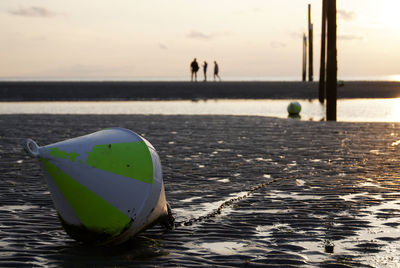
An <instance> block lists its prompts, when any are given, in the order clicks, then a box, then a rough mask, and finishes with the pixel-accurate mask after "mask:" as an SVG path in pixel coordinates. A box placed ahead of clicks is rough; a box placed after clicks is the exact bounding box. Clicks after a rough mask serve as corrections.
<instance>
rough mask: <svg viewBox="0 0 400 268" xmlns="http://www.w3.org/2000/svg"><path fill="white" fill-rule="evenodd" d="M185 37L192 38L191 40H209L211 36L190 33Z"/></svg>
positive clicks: (196, 32)
mask: <svg viewBox="0 0 400 268" xmlns="http://www.w3.org/2000/svg"><path fill="white" fill-rule="evenodd" d="M186 36H187V37H188V38H193V39H210V38H212V35H211V34H205V33H202V32H198V31H191V32H190V33H188V34H187V35H186Z"/></svg>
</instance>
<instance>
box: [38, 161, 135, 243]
mask: <svg viewBox="0 0 400 268" xmlns="http://www.w3.org/2000/svg"><path fill="white" fill-rule="evenodd" d="M41 161H42V162H43V163H44V166H45V168H46V170H47V172H48V173H49V175H50V176H51V178H52V179H53V180H54V182H55V183H56V184H57V187H58V188H59V189H60V191H61V192H62V194H63V195H64V197H65V199H66V200H67V201H68V203H69V204H70V205H71V207H72V209H73V210H74V212H75V213H76V215H77V216H78V218H79V220H80V221H81V223H82V224H83V225H84V226H85V227H86V228H88V229H91V230H95V231H96V232H99V233H106V234H109V235H112V236H116V235H119V234H120V233H121V232H122V231H123V230H124V229H125V228H126V227H127V226H128V225H129V224H130V223H131V219H130V218H129V217H128V216H127V215H125V214H124V213H123V212H121V211H120V210H118V209H117V208H115V207H114V206H112V205H111V204H109V203H108V202H106V201H105V200H104V199H102V198H101V197H99V196H98V195H96V194H95V193H93V192H92V191H90V190H89V189H87V188H86V187H84V186H83V185H81V184H80V183H78V182H77V181H75V180H74V179H73V178H71V177H70V176H68V175H67V174H66V173H64V172H62V171H61V170H60V169H59V168H58V167H56V166H55V165H53V164H52V163H50V162H49V161H48V160H46V159H43V158H42V159H41ZM77 197H79V198H77Z"/></svg>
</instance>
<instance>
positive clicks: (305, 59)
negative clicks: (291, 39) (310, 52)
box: [303, 34, 307, 82]
mask: <svg viewBox="0 0 400 268" xmlns="http://www.w3.org/2000/svg"><path fill="white" fill-rule="evenodd" d="M306 79H307V36H306V34H303V82H305V81H306Z"/></svg>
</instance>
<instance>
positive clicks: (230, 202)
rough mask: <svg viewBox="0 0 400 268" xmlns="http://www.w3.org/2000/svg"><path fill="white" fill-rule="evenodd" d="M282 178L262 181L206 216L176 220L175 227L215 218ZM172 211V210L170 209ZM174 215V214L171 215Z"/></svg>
mask: <svg viewBox="0 0 400 268" xmlns="http://www.w3.org/2000/svg"><path fill="white" fill-rule="evenodd" d="M280 180H282V179H273V180H271V181H268V182H264V183H260V184H257V185H256V186H254V187H253V188H251V189H250V190H249V191H248V192H247V193H246V194H244V195H242V196H239V197H235V198H232V199H229V200H227V201H225V202H224V203H222V204H221V205H220V206H219V207H218V208H217V209H215V210H213V211H212V212H210V213H208V214H207V215H204V216H200V217H197V218H191V219H189V220H186V221H181V222H175V224H174V226H175V227H179V226H190V225H193V224H194V223H198V222H202V221H203V220H207V219H211V218H215V217H216V216H217V215H220V214H221V213H222V210H223V209H224V208H225V207H228V206H231V205H233V204H234V203H236V202H239V201H241V200H243V199H245V198H247V197H249V196H250V195H252V194H253V193H254V192H255V191H257V190H259V189H261V188H265V187H267V186H268V185H270V184H272V183H274V182H277V181H280ZM169 212H170V211H169ZM168 214H169V215H171V214H170V213H168ZM171 217H172V215H171ZM172 218H173V217H172Z"/></svg>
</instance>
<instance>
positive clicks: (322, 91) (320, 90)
mask: <svg viewBox="0 0 400 268" xmlns="http://www.w3.org/2000/svg"><path fill="white" fill-rule="evenodd" d="M326 1H327V0H322V25H321V59H320V68H319V85H318V98H319V102H320V103H324V101H325V63H326V59H325V57H326V54H325V52H326V10H327V3H326Z"/></svg>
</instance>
